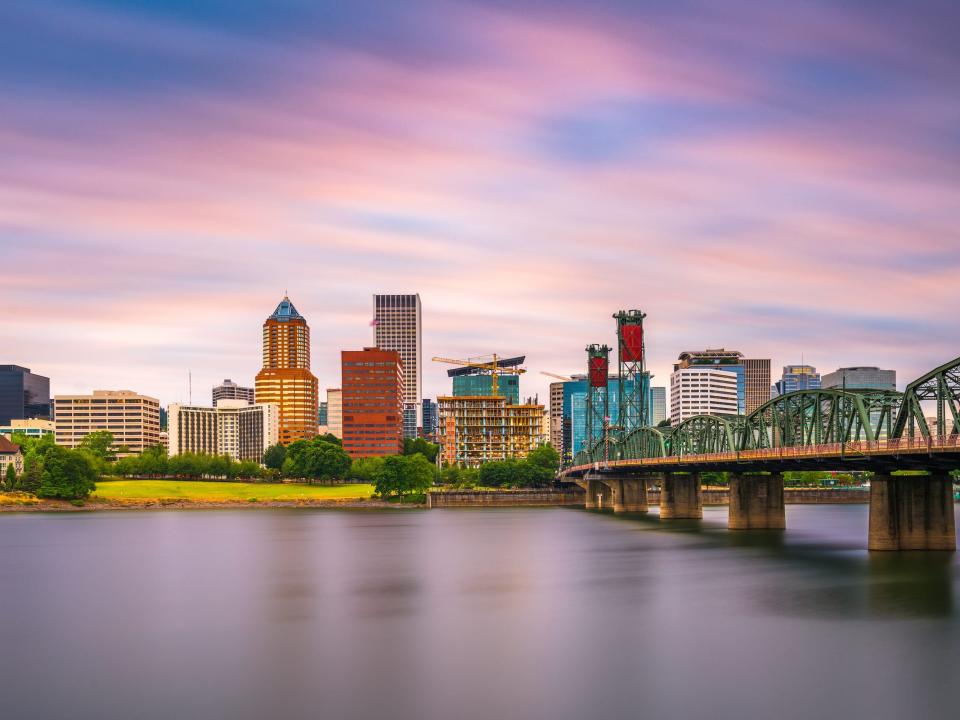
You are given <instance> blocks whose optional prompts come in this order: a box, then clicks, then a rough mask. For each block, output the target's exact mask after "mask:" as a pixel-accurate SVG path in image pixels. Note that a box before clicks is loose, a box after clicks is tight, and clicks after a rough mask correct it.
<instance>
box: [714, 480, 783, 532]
mask: <svg viewBox="0 0 960 720" xmlns="http://www.w3.org/2000/svg"><path fill="white" fill-rule="evenodd" d="M727 525H728V527H729V528H730V529H731V530H783V529H784V528H786V526H787V518H786V512H785V510H784V504H783V475H781V474H779V473H775V474H771V475H743V474H740V473H731V474H730V515H729V520H728V523H727Z"/></svg>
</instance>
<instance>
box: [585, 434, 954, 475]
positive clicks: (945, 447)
mask: <svg viewBox="0 0 960 720" xmlns="http://www.w3.org/2000/svg"><path fill="white" fill-rule="evenodd" d="M958 449H960V434H956V433H954V434H951V435H931V436H930V437H928V438H923V437H917V438H899V439H882V440H853V441H850V442H845V443H824V444H820V445H802V446H796V447H775V448H762V449H758V450H740V451H735V452H720V453H706V454H684V455H670V456H666V457H655V458H641V459H633V460H611V461H609V462H603V461H600V462H591V463H583V464H580V465H575V466H574V467H571V468H570V470H585V469H589V468H593V467H600V466H602V467H611V468H613V467H620V466H630V467H636V466H638V465H640V466H643V465H651V466H653V467H658V466H662V465H686V464H690V465H697V464H701V463H705V462H710V463H714V462H718V463H723V462H731V463H736V462H755V461H758V460H760V461H762V460H789V459H793V458H797V459H802V458H817V457H823V458H831V457H836V458H844V457H849V458H851V459H852V458H855V457H866V456H870V455H897V454H901V453H907V454H922V453H933V452H944V451H952V450H958Z"/></svg>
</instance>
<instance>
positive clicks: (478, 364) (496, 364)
mask: <svg viewBox="0 0 960 720" xmlns="http://www.w3.org/2000/svg"><path fill="white" fill-rule="evenodd" d="M491 357H492V358H493V359H492V360H490V361H489V362H483V361H479V360H458V359H457V358H445V357H435V358H431V359H432V360H433V362H442V363H449V364H451V365H460V366H462V367H466V368H477V369H479V370H488V371H489V372H490V377H491V381H490V385H491V392H492V394H493V395H499V394H500V392H499V387H498V386H497V376H498V375H500V374H501V373H502V371H503V369H504V368H505V367H508V368H509V373H510V374H511V375H513V374H514V373H517V374H520V373H525V372H526V370H525V369H524V368H522V367H516V366H517V365H519V364H520V363H522V362H523V361H524V360H526V357H524V356H520V357H515V358H501V357H500V356H498V355H497V354H496V353H494V354H493V355H491ZM451 372H453V371H452V370H451Z"/></svg>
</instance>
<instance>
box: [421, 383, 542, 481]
mask: <svg viewBox="0 0 960 720" xmlns="http://www.w3.org/2000/svg"><path fill="white" fill-rule="evenodd" d="M437 412H438V415H439V433H438V435H439V442H440V453H441V458H442V461H443V463H444V464H446V465H455V466H457V467H479V466H480V465H482V464H483V463H485V462H489V461H491V460H506V459H508V458H523V457H526V456H527V454H528V453H529V452H530V451H531V450H534V449H535V448H537V447H538V446H540V445H542V444H543V443H544V442H546V436H545V435H544V416H545V414H546V413H545V410H544V407H543V405H532V404H524V405H511V404H509V403H507V401H506V399H505V398H504V397H503V396H499V395H498V396H492V395H480V396H474V397H468V396H459V397H454V396H446V397H438V398H437Z"/></svg>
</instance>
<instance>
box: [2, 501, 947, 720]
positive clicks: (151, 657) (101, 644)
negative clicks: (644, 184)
mask: <svg viewBox="0 0 960 720" xmlns="http://www.w3.org/2000/svg"><path fill="white" fill-rule="evenodd" d="M725 521H726V510H725V509H723V508H716V509H714V508H708V509H707V511H706V517H705V519H704V521H703V522H702V523H696V522H681V523H675V524H672V525H671V526H670V527H671V528H673V529H670V530H666V529H664V527H662V526H661V525H660V524H659V523H658V521H657V518H656V515H655V514H652V515H651V516H650V517H648V518H639V519H638V518H633V519H628V518H622V517H614V516H613V515H610V514H600V513H588V512H585V511H580V510H562V509H544V510H524V509H509V510H446V511H438V510H434V511H396V512H390V511H388V512H370V511H356V512H348V511H316V512H314V511H306V510H296V511H284V510H276V511H272V510H271V511H267V510H256V511H236V512H233V511H215V512H206V511H197V512H156V513H98V514H65V515H5V516H0V691H2V692H0V715H2V716H3V717H4V718H68V717H69V718H125V719H126V718H231V719H232V718H300V717H304V718H306V717H310V718H426V719H432V718H456V719H460V718H484V719H488V718H551V719H552V718H638V717H641V718H642V717H649V718H684V719H686V718H699V717H703V718H764V719H777V718H817V717H821V718H834V717H848V718H849V717H852V718H872V719H875V718H898V719H903V718H956V717H958V716H960V610H958V607H957V605H958V601H957V596H958V593H957V589H958V587H957V586H958V578H960V561H958V559H957V558H956V556H954V555H952V554H949V555H942V554H941V555H935V556H923V555H919V556H918V555H914V556H903V555H901V556H892V555H885V556H880V557H876V556H874V557H870V556H868V554H867V552H866V551H865V550H864V549H863V548H864V546H865V544H866V526H867V508H866V506H791V507H788V509H787V522H788V525H789V530H788V531H787V532H786V533H785V534H782V535H781V534H776V533H773V534H770V533H738V534H730V533H728V532H727V531H726V529H725Z"/></svg>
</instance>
